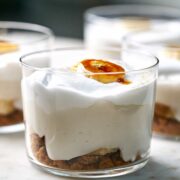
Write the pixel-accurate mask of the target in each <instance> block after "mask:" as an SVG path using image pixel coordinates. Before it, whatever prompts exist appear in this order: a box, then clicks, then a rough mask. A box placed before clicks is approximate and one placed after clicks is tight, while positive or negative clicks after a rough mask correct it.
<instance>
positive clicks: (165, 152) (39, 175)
mask: <svg viewBox="0 0 180 180" xmlns="http://www.w3.org/2000/svg"><path fill="white" fill-rule="evenodd" d="M80 45H81V42H80V41H78V40H71V39H64V38H58V39H57V44H56V47H72V46H80ZM41 179H43V180H68V179H69V178H63V177H57V176H54V175H51V174H48V173H46V172H43V171H40V170H39V169H36V168H35V167H34V166H32V165H31V163H30V162H29V161H28V159H27V157H26V151H25V142H24V133H23V132H21V133H14V134H0V180H41ZM110 179H111V180H117V179H120V180H146V179H147V180H180V142H176V141H170V140H163V139H158V138H153V140H152V148H151V157H150V160H149V163H148V164H147V165H146V166H145V167H144V168H143V169H142V170H139V171H138V172H135V173H133V174H130V175H126V176H122V177H117V178H110ZM71 180H72V178H71Z"/></svg>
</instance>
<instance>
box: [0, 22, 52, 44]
mask: <svg viewBox="0 0 180 180" xmlns="http://www.w3.org/2000/svg"><path fill="white" fill-rule="evenodd" d="M0 29H12V30H13V29H14V30H24V31H32V32H38V33H40V34H43V35H44V37H41V38H37V39H36V40H33V41H29V42H23V43H20V45H28V44H29V43H39V42H41V41H45V40H48V39H50V38H52V37H53V35H54V34H53V31H52V30H51V29H50V28H48V27H46V26H43V25H39V24H35V23H29V22H20V21H0Z"/></svg>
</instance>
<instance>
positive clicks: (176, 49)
mask: <svg viewBox="0 0 180 180" xmlns="http://www.w3.org/2000/svg"><path fill="white" fill-rule="evenodd" d="M164 54H165V56H167V57H169V58H173V59H176V60H180V44H169V45H167V47H165V49H164Z"/></svg>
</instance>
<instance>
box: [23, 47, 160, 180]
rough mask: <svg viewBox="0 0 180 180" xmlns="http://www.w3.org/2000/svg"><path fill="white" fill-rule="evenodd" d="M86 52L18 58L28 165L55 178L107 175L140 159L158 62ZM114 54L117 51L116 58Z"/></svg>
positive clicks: (134, 54) (139, 55) (144, 155)
mask: <svg viewBox="0 0 180 180" xmlns="http://www.w3.org/2000/svg"><path fill="white" fill-rule="evenodd" d="M111 51H118V52H119V58H118V59H113V58H110V56H108V57H107V56H106V55H105V54H104V53H103V51H102V52H99V51H98V52H97V51H92V50H89V49H73V48H72V49H56V50H52V51H41V52H35V53H31V54H28V55H25V56H23V57H21V60H20V61H21V64H22V70H23V79H22V84H21V86H22V94H23V108H24V116H25V124H26V145H27V152H28V157H29V160H30V161H31V162H32V163H33V164H35V165H37V166H39V167H41V168H42V169H44V170H46V171H48V172H51V173H53V174H56V175H62V176H71V177H83V178H85V177H89V178H98V177H113V176H118V175H123V174H127V173H130V172H133V171H136V170H138V169H140V168H142V167H143V166H144V165H145V164H146V163H147V161H148V158H149V152H150V142H151V134H152V133H151V129H152V127H151V125H152V119H153V113H154V100H155V98H154V97H155V85H156V79H157V71H158V59H157V58H156V57H154V56H151V55H149V54H146V53H143V52H138V51H121V52H120V50H119V49H118V50H115V49H111ZM116 53H117V52H116Z"/></svg>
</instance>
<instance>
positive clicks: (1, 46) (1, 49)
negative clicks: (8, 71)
mask: <svg viewBox="0 0 180 180" xmlns="http://www.w3.org/2000/svg"><path fill="white" fill-rule="evenodd" d="M17 50H18V45H17V44H14V43H10V42H8V41H3V40H0V54H4V53H9V52H14V51H17Z"/></svg>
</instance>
